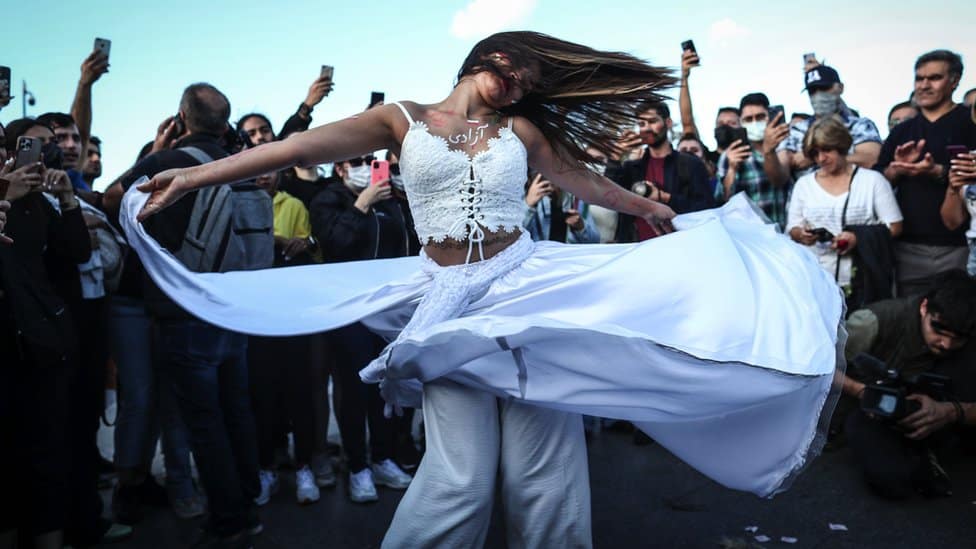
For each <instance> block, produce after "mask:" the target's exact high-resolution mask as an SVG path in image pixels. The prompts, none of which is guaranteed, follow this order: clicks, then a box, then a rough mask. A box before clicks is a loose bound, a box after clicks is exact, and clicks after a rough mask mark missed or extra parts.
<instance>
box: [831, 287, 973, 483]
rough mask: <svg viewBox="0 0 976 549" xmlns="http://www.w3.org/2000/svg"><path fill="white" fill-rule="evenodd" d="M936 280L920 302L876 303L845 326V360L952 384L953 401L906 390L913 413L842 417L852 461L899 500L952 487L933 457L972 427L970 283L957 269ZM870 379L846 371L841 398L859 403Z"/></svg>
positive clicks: (953, 445)
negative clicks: (863, 358)
mask: <svg viewBox="0 0 976 549" xmlns="http://www.w3.org/2000/svg"><path fill="white" fill-rule="evenodd" d="M941 278H942V280H941V281H939V282H937V283H936V285H935V286H934V288H933V289H931V290H930V291H928V292H927V293H926V294H925V295H924V297H921V296H918V297H910V298H901V299H892V300H887V301H881V302H878V303H875V304H873V305H870V306H868V307H867V308H865V309H861V310H859V311H855V312H854V313H853V314H852V315H851V317H850V318H849V319H848V321H847V332H848V334H849V336H848V340H847V348H846V349H845V354H846V355H847V357H848V361H849V362H850V360H851V359H852V358H854V357H856V356H857V355H858V354H859V353H862V352H863V353H868V354H870V355H872V356H874V357H876V358H878V359H880V360H882V361H883V362H884V363H885V365H886V366H887V368H889V369H892V370H895V371H897V372H899V373H900V374H901V375H902V376H903V377H906V378H910V377H912V376H915V375H918V374H920V373H924V372H932V373H938V374H942V375H946V376H948V377H949V380H950V381H949V383H950V384H951V386H952V393H953V394H952V396H949V395H946V396H945V397H943V398H946V400H945V401H942V402H939V401H937V400H935V399H934V398H933V397H932V395H925V394H922V393H917V392H915V391H914V390H913V391H911V392H910V393H909V394H908V396H907V397H906V400H907V401H910V402H914V403H915V404H916V405H919V406H920V408H919V409H918V410H917V411H915V412H913V413H909V414H908V415H907V416H906V417H904V418H901V419H894V420H886V419H883V418H878V417H871V416H869V415H867V414H866V413H864V412H862V411H860V410H854V411H853V412H851V413H850V415H849V416H848V418H847V420H846V423H845V434H846V437H847V441H848V445H849V446H850V447H851V449H852V450H853V455H854V459H855V462H856V463H857V464H858V467H859V468H860V469H861V471H862V473H863V474H864V478H865V479H866V480H867V481H868V483H869V485H870V486H871V487H872V488H873V489H874V491H875V492H876V493H877V494H878V495H880V496H882V497H885V498H906V497H909V496H910V495H911V494H912V493H914V492H916V491H918V492H921V493H922V494H923V495H925V496H929V497H932V496H947V495H950V494H951V493H952V485H951V482H950V479H949V477H948V475H947V474H946V473H945V470H944V469H942V467H941V466H940V465H939V461H938V458H939V457H940V456H941V457H945V455H946V454H947V453H950V452H951V451H952V450H953V449H954V448H957V447H958V441H959V440H958V438H957V437H955V436H953V435H954V434H956V435H958V434H960V433H959V429H960V426H968V425H973V424H974V423H976V410H974V409H976V386H974V384H973V383H972V376H971V375H967V374H968V371H970V370H972V366H973V360H974V358H976V356H974V355H976V348H974V346H973V344H972V342H971V339H972V336H973V332H974V328H976V325H974V321H976V288H974V285H976V282H974V281H973V280H972V279H971V278H969V277H968V276H967V275H966V273H965V272H963V271H961V270H953V271H949V272H947V273H944V274H943V275H942V276H941ZM875 377H876V376H875V375H872V373H869V372H860V371H857V369H856V368H849V369H848V371H847V375H845V376H844V381H843V393H844V395H846V396H845V397H844V398H845V399H850V401H851V402H854V403H855V404H856V403H858V402H862V403H863V401H864V395H865V389H866V388H867V386H868V384H869V383H870V382H871V381H873V379H874V378H875ZM893 427H897V428H893ZM968 434H970V433H966V435H968Z"/></svg>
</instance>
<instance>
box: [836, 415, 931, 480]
mask: <svg viewBox="0 0 976 549" xmlns="http://www.w3.org/2000/svg"><path fill="white" fill-rule="evenodd" d="M844 432H845V434H846V435H847V444H848V446H850V448H851V450H852V451H853V453H854V459H855V461H856V462H857V464H858V467H859V468H860V469H861V472H862V473H863V474H864V479H865V480H866V481H867V482H868V484H869V485H871V488H873V489H874V491H875V492H876V493H877V494H878V495H880V496H882V497H885V498H889V499H903V498H907V497H910V496H911V495H912V494H914V493H915V478H916V476H917V474H918V471H919V469H920V467H921V466H922V464H923V459H925V454H926V451H927V448H928V446H927V444H928V442H926V441H915V440H912V439H909V438H906V437H905V433H904V431H901V430H899V429H897V428H895V427H893V426H892V425H891V424H888V423H885V422H882V421H879V420H876V419H871V418H869V417H868V416H867V415H866V414H865V413H864V412H862V411H861V410H859V409H858V410H854V411H852V412H851V413H850V415H849V416H848V417H847V423H846V425H845V428H844Z"/></svg>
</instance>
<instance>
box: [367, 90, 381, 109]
mask: <svg viewBox="0 0 976 549" xmlns="http://www.w3.org/2000/svg"><path fill="white" fill-rule="evenodd" d="M385 100H386V94H385V93H383V92H376V91H374V92H373V93H371V94H370V95H369V107H366V110H369V109H372V108H373V107H375V106H376V105H381V104H382V103H383V102H384V101H385Z"/></svg>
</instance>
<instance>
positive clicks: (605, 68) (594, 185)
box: [125, 32, 842, 547]
mask: <svg viewBox="0 0 976 549" xmlns="http://www.w3.org/2000/svg"><path fill="white" fill-rule="evenodd" d="M672 83H673V79H672V78H671V77H670V76H669V75H668V73H667V72H666V71H664V70H662V69H658V68H655V67H651V66H649V65H647V64H646V63H644V62H642V61H640V60H638V59H636V58H634V57H632V56H629V55H626V54H622V53H608V52H600V51H596V50H593V49H590V48H587V47H585V46H581V45H577V44H572V43H568V42H564V41H561V40H557V39H555V38H552V37H548V36H545V35H541V34H537V33H531V32H512V33H501V34H496V35H493V36H491V37H489V38H487V39H485V40H483V41H482V42H480V43H479V44H477V45H476V46H475V48H474V49H473V50H472V52H471V53H470V54H469V55H468V57H467V59H466V60H465V62H464V64H463V65H462V67H461V70H460V72H459V74H458V83H457V85H456V86H455V88H454V90H453V91H452V92H451V94H450V95H449V96H448V97H447V98H446V99H445V100H444V101H441V102H440V103H435V104H431V105H419V104H415V103H410V102H404V103H398V104H392V105H387V106H384V107H381V108H375V109H372V110H370V111H367V112H365V113H363V114H361V115H359V116H357V117H353V118H351V119H347V120H343V121H340V122H336V123H333V124H328V125H326V126H322V127H319V128H316V129H313V130H310V131H308V132H305V133H303V134H299V135H297V136H295V137H293V138H290V139H288V140H286V141H283V142H279V143H273V144H268V145H265V146H263V147H259V148H257V149H253V150H249V151H246V152H244V153H242V154H239V155H236V156H234V157H230V158H228V159H225V160H220V161H217V162H213V163H210V164H206V165H202V166H199V167H195V168H190V169H185V170H172V171H167V172H163V173H160V174H158V175H157V176H156V177H155V178H153V179H152V180H151V181H149V182H147V183H145V184H143V185H141V186H140V187H138V189H139V191H142V192H144V193H145V192H149V193H151V195H150V196H148V199H147V197H146V195H140V194H139V193H130V195H128V196H127V197H126V205H125V207H126V215H125V217H126V218H127V231H128V232H129V233H130V238H133V240H136V242H137V243H136V244H135V247H136V249H137V250H139V252H140V255H143V256H145V257H147V258H149V261H147V263H150V264H151V265H147V269H148V270H149V272H150V274H151V275H152V276H153V277H154V279H156V280H157V281H158V282H160V283H161V286H162V287H164V289H166V290H167V291H168V292H170V293H171V294H172V296H173V297H174V298H175V299H176V300H177V301H179V302H180V303H181V304H182V305H183V306H185V307H186V308H187V309H189V310H190V311H192V312H194V313H195V314H197V315H199V316H201V317H203V318H205V319H206V320H208V321H210V322H213V323H216V324H220V325H223V326H225V327H228V328H230V329H235V330H239V331H245V332H251V333H255V332H256V333H282V331H283V330H284V331H291V332H296V333H300V332H303V331H309V332H311V331H317V330H321V329H328V328H332V327H335V326H339V325H343V324H348V323H350V322H354V321H357V320H362V321H363V322H364V323H365V324H367V326H369V327H370V328H371V329H373V330H374V331H377V332H378V333H381V334H383V335H386V336H387V337H389V338H391V339H394V341H393V342H392V343H391V344H390V345H389V346H388V347H387V348H386V349H385V350H384V352H383V354H382V355H381V356H380V357H379V358H378V359H377V360H375V361H374V362H373V363H371V364H370V365H369V366H368V367H367V368H366V369H364V370H363V372H362V373H361V375H362V377H363V378H364V379H365V380H367V381H379V382H381V390H382V391H383V395H384V398H386V400H387V401H388V402H389V403H391V404H394V405H417V404H419V398H418V396H419V394H420V392H421V391H422V395H423V405H424V418H425V428H426V430H427V431H426V432H427V453H426V455H425V456H424V459H423V461H422V463H421V466H420V469H419V470H418V473H417V476H416V478H415V480H414V482H413V483H412V484H411V486H410V489H409V490H408V492H407V494H406V495H405V496H404V499H403V501H402V502H401V505H400V507H399V509H398V510H397V514H396V516H395V517H394V520H393V524H392V525H391V527H390V530H389V531H388V533H387V536H386V539H385V540H384V546H386V547H442V546H451V547H455V546H461V547H469V546H478V545H481V544H483V541H484V539H485V534H486V531H487V525H488V520H489V517H490V514H491V507H492V506H491V499H492V494H493V492H494V489H495V482H496V479H497V480H500V482H501V486H502V497H503V499H504V508H505V512H506V524H507V526H508V541H509V545H511V546H513V547H517V546H528V547H548V546H559V547H562V546H589V545H590V523H589V490H588V486H587V484H588V481H587V472H586V471H587V469H586V460H585V447H584V444H583V435H582V425H581V421H580V418H579V415H578V414H579V413H580V412H585V413H591V414H594V415H600V416H604V417H620V418H627V419H630V420H634V421H636V422H637V423H638V426H640V427H641V428H642V429H644V430H646V431H648V432H649V433H650V434H651V435H652V436H654V437H655V438H656V439H657V440H659V441H661V442H662V444H665V445H666V446H668V447H669V448H670V449H671V450H672V451H674V452H675V453H676V454H677V455H679V456H680V457H682V458H683V459H685V460H686V461H688V462H689V463H690V464H692V465H693V466H695V467H697V468H699V469H700V470H701V471H703V472H705V473H706V474H708V475H710V476H712V477H713V478H715V479H717V480H719V481H720V482H723V483H725V484H726V485H728V486H731V487H735V488H739V489H747V490H751V491H753V492H756V493H758V494H761V495H770V494H772V493H775V492H776V491H779V490H781V489H783V488H784V486H785V485H786V484H788V482H789V481H790V479H792V477H793V476H794V475H795V474H796V473H797V472H798V471H799V470H800V469H801V468H802V467H803V466H804V465H805V464H806V463H807V462H808V459H809V457H810V454H811V452H816V451H817V450H818V449H819V448H818V445H819V439H818V433H819V430H818V425H819V422H821V421H822V419H823V417H822V413H823V412H824V411H827V410H829V409H830V406H829V405H828V404H827V402H828V393H829V392H830V390H831V379H832V377H833V376H832V374H833V371H834V362H835V357H836V345H837V344H838V341H839V338H838V334H837V330H838V322H839V318H840V312H841V308H842V305H841V300H840V296H839V293H838V292H837V289H836V287H835V286H833V284H832V282H831V281H830V280H829V278H827V277H826V276H825V275H824V273H823V272H822V271H821V270H820V269H819V268H818V266H817V264H816V261H815V260H813V258H812V257H808V256H807V255H806V254H805V253H804V252H802V251H799V250H798V248H797V247H796V246H794V245H793V244H791V243H789V242H788V241H787V240H786V239H784V238H783V237H782V236H781V235H777V234H775V233H774V232H773V231H772V229H769V227H767V226H764V225H762V223H761V222H756V221H755V220H756V219H757V218H756V216H755V214H753V213H752V212H751V210H750V209H749V207H748V205H745V204H743V203H741V202H738V203H737V202H736V201H732V203H731V204H730V205H729V206H727V207H726V208H725V209H724V210H723V211H721V212H704V213H702V214H701V215H698V214H695V215H693V216H686V217H685V218H684V220H683V221H682V219H678V220H675V221H676V222H677V221H681V222H682V223H681V224H682V229H684V228H687V229H688V230H682V231H680V232H678V233H675V234H674V235H670V236H668V237H666V238H661V239H655V240H652V241H649V242H646V243H643V244H638V245H611V246H596V245H594V246H582V247H572V246H565V245H560V244H555V243H536V244H533V243H532V242H531V240H530V239H529V238H528V236H527V235H525V234H523V233H522V232H521V231H520V229H519V226H520V224H521V220H522V218H523V213H524V208H525V203H524V201H523V183H524V179H525V173H526V168H527V165H529V166H532V167H533V168H534V169H536V170H537V171H539V172H541V173H543V174H544V175H545V176H546V177H547V178H548V179H549V180H550V181H552V182H553V183H555V184H556V185H558V186H559V187H560V188H562V189H564V190H566V191H567V192H570V193H572V194H574V195H575V196H578V197H579V198H580V199H582V200H583V201H584V202H587V203H590V204H597V205H601V206H606V207H609V208H613V209H615V210H617V211H620V212H623V213H626V214H629V215H634V216H640V217H642V218H644V219H646V220H647V221H648V223H649V224H650V225H651V226H652V227H654V228H655V229H656V230H658V231H660V232H662V233H667V232H671V231H672V219H673V218H674V213H673V212H672V211H671V210H670V209H669V208H667V207H666V206H664V205H662V204H659V203H656V202H653V201H650V200H647V199H645V198H642V197H639V196H637V195H634V194H632V193H629V192H627V191H625V190H623V189H622V188H620V187H619V186H617V185H615V184H613V183H612V182H611V181H609V180H607V179H605V178H603V177H602V176H599V175H597V174H595V173H594V172H592V171H589V170H587V169H586V168H585V167H584V165H583V162H584V161H586V160H588V159H589V156H588V155H587V153H586V152H585V151H586V148H587V147H594V148H596V149H597V150H600V151H603V152H605V153H611V152H612V149H613V142H614V139H615V137H616V132H617V129H618V128H621V127H624V126H626V125H627V124H628V123H629V122H630V121H631V119H632V117H633V113H635V112H639V111H641V110H645V109H646V108H647V106H648V105H650V104H652V103H654V102H656V101H660V100H661V99H662V98H661V97H660V95H659V92H660V91H661V89H663V88H665V87H667V86H669V85H670V84H672ZM383 148H386V149H390V150H392V151H394V152H395V153H396V154H398V155H399V157H400V165H401V170H402V173H403V176H404V179H405V181H404V184H405V189H406V192H407V195H408V198H409V200H410V205H411V209H412V211H413V216H414V219H415V223H416V227H417V232H418V234H419V236H420V238H421V242H422V243H424V251H423V254H422V257H421V258H419V259H415V260H414V259H408V260H402V259H401V260H386V261H376V262H370V263H369V264H366V263H358V262H353V263H347V264H335V265H330V266H323V267H315V268H314V269H317V270H315V271H314V272H313V271H311V270H303V271H299V270H297V269H295V270H293V269H279V270H278V271H276V273H275V276H280V277H281V278H280V279H279V280H277V281H276V283H273V284H270V286H271V287H273V288H276V290H275V291H279V292H284V293H285V294H287V293H288V292H289V290H288V289H287V288H289V287H290V286H292V285H295V284H301V285H302V287H301V289H300V290H297V289H296V290H291V291H293V292H297V293H298V294H300V295H292V296H290V297H289V296H288V295H276V296H275V297H274V298H269V296H268V295H267V294H266V293H265V295H264V296H262V297H261V300H260V301H267V302H270V303H276V305H277V308H278V309H281V304H282V302H283V301H281V300H282V299H283V300H284V302H286V303H294V304H295V307H296V309H300V310H292V311H288V313H289V314H288V317H289V318H288V319H281V320H282V322H281V323H274V326H263V325H262V324H259V323H258V321H256V320H255V319H254V316H255V315H254V312H256V311H257V310H259V309H260V308H261V306H260V303H258V302H257V301H254V300H251V301H249V302H248V303H246V305H245V304H242V303H243V301H247V300H248V299H249V298H248V296H249V295H251V294H252V293H253V292H250V291H249V290H248V288H249V287H255V286H257V285H260V287H261V288H263V289H264V288H268V287H269V284H268V282H267V276H271V275H272V273H254V272H251V273H228V274H224V275H193V274H191V273H188V272H186V271H185V269H181V267H180V266H179V264H178V263H175V262H174V261H173V260H172V258H170V257H168V256H167V255H166V254H165V253H164V252H161V251H160V250H159V248H158V246H154V245H153V243H152V242H151V241H150V240H148V238H147V237H146V236H145V235H144V232H142V231H141V228H140V227H139V226H138V224H136V223H134V222H133V220H134V218H135V217H136V211H138V210H139V209H140V208H142V209H141V211H139V213H138V219H140V220H141V219H145V217H147V216H149V215H152V214H153V213H154V212H156V211H158V210H159V209H161V208H164V207H166V206H167V205H169V204H172V203H173V202H174V201H175V200H177V199H178V198H179V197H181V196H183V195H184V194H186V193H188V192H192V191H193V190H195V189H199V188H201V187H204V186H207V185H217V184H221V183H226V182H231V181H238V180H242V179H247V178H249V177H253V176H254V175H256V174H261V173H267V172H269V171H273V170H278V169H283V168H285V167H288V166H292V165H314V164H319V163H323V162H329V161H333V160H338V159H343V158H351V157H355V156H359V155H362V154H364V153H367V152H370V151H373V150H377V149H383ZM306 269H307V268H306ZM404 269H408V273H407V274H404V272H403V271H404ZM648 269H653V270H655V271H657V272H658V275H656V276H655V279H656V282H655V284H654V285H653V286H648V285H647V284H646V283H645V282H644V278H643V277H644V275H645V273H646V271H647V270H648ZM279 272H280V273H281V274H280V275H277V273H279ZM716 272H719V273H721V274H722V275H723V276H725V278H726V281H727V285H726V287H725V289H723V290H722V291H721V294H719V295H717V294H716V293H715V291H714V288H713V287H714V286H715V285H714V284H713V283H711V282H706V281H705V280H706V278H705V277H711V276H713V275H714V274H715V273H716ZM257 275H260V276H261V277H262V278H261V279H260V280H262V282H260V284H259V282H258V280H259V279H258V278H256V276H257ZM214 276H216V277H220V278H219V282H218V280H217V279H215V278H213V277H214ZM340 280H341V281H342V282H341V284H342V286H343V289H344V290H345V291H346V293H343V294H341V295H339V294H337V293H336V292H337V290H335V289H334V286H338V285H339V281H340ZM709 280H711V278H709ZM322 286H330V287H332V288H325V289H323V288H322ZM217 294H222V295H217ZM245 311H248V312H249V313H245ZM262 320H263V321H266V318H264V319H262ZM269 324H270V323H269ZM421 383H423V384H422V386H421ZM499 397H502V398H499Z"/></svg>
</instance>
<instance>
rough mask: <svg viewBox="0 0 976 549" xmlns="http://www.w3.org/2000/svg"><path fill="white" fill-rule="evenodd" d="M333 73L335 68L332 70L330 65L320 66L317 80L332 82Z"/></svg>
mask: <svg viewBox="0 0 976 549" xmlns="http://www.w3.org/2000/svg"><path fill="white" fill-rule="evenodd" d="M334 71H335V68H333V67H332V65H322V73H321V74H319V78H328V79H329V80H332V73H333V72H334Z"/></svg>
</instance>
